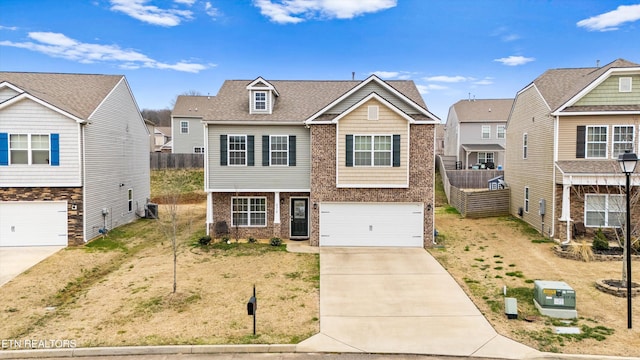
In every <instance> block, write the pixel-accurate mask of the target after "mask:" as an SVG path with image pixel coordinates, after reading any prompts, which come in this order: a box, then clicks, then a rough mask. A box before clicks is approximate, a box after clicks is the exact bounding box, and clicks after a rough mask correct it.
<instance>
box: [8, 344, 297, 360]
mask: <svg viewBox="0 0 640 360" xmlns="http://www.w3.org/2000/svg"><path fill="white" fill-rule="evenodd" d="M296 348H297V345H293V344H291V345H289V344H257V345H167V346H124V347H95V348H73V349H36V350H3V351H0V359H35V358H52V357H58V358H66V357H86V356H114V355H168V354H217V353H295V352H297V350H296Z"/></svg>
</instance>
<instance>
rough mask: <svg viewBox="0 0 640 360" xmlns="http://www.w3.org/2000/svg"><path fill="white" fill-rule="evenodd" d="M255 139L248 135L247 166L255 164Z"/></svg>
mask: <svg viewBox="0 0 640 360" xmlns="http://www.w3.org/2000/svg"><path fill="white" fill-rule="evenodd" d="M253 147H254V138H253V135H247V166H253V165H254V164H255V160H254V159H255V152H254V149H253Z"/></svg>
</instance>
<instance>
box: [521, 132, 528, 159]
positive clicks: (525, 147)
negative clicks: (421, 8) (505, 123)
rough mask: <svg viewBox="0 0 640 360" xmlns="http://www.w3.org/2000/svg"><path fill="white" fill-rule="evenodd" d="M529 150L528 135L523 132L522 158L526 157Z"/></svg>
mask: <svg viewBox="0 0 640 360" xmlns="http://www.w3.org/2000/svg"><path fill="white" fill-rule="evenodd" d="M528 152H529V135H528V134H526V133H524V134H522V158H523V159H526V158H527V156H528V155H529V154H528Z"/></svg>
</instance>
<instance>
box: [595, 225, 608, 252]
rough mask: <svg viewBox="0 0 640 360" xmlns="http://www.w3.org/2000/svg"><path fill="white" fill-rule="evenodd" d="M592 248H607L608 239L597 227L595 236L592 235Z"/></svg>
mask: <svg viewBox="0 0 640 360" xmlns="http://www.w3.org/2000/svg"><path fill="white" fill-rule="evenodd" d="M591 246H593V250H608V249H609V240H607V238H606V237H605V236H604V233H603V232H602V229H598V230H597V231H596V234H595V236H594V237H593V244H592V245H591Z"/></svg>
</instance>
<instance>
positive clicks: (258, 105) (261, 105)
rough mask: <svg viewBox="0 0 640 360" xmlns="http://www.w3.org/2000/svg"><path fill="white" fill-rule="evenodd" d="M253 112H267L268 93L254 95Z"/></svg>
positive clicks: (255, 93) (260, 92) (257, 92)
mask: <svg viewBox="0 0 640 360" xmlns="http://www.w3.org/2000/svg"><path fill="white" fill-rule="evenodd" d="M253 110H255V111H266V110H267V93H266V92H265V91H256V92H254V93H253Z"/></svg>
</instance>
